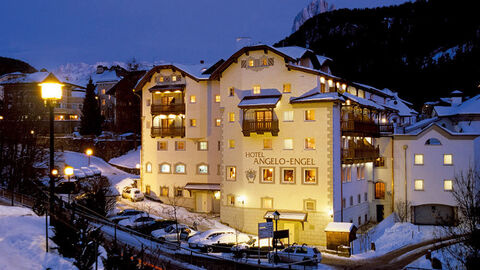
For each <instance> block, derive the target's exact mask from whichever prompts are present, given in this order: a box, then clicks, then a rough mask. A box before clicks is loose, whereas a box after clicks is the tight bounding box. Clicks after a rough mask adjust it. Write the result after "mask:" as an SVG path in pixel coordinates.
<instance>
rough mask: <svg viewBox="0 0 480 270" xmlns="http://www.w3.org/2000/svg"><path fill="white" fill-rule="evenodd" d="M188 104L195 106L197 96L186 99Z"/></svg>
mask: <svg viewBox="0 0 480 270" xmlns="http://www.w3.org/2000/svg"><path fill="white" fill-rule="evenodd" d="M188 101H189V102H190V104H195V103H197V96H196V95H190V98H189V99H188Z"/></svg>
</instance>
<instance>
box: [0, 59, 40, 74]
mask: <svg viewBox="0 0 480 270" xmlns="http://www.w3.org/2000/svg"><path fill="white" fill-rule="evenodd" d="M36 71H37V70H36V69H35V68H33V67H32V66H30V65H29V64H27V63H25V62H23V61H20V60H17V59H13V58H7V57H1V56H0V75H3V74H7V73H12V72H22V73H33V72H36Z"/></svg>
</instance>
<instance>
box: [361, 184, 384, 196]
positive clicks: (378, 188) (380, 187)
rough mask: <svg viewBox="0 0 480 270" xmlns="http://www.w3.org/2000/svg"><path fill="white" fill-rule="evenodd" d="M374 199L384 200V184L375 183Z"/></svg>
mask: <svg viewBox="0 0 480 270" xmlns="http://www.w3.org/2000/svg"><path fill="white" fill-rule="evenodd" d="M365 194H366V193H365ZM365 198H366V196H365ZM375 199H385V183H382V182H376V183H375Z"/></svg>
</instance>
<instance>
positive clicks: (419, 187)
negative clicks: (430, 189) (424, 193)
mask: <svg viewBox="0 0 480 270" xmlns="http://www.w3.org/2000/svg"><path fill="white" fill-rule="evenodd" d="M414 188H415V190H423V188H424V186H423V180H422V179H415V186H414Z"/></svg>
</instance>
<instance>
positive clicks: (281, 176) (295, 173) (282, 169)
mask: <svg viewBox="0 0 480 270" xmlns="http://www.w3.org/2000/svg"><path fill="white" fill-rule="evenodd" d="M286 170H293V181H292V182H286V181H284V176H285V174H284V171H286ZM296 183H297V168H295V167H280V184H285V185H295V184H296Z"/></svg>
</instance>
